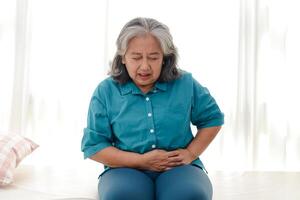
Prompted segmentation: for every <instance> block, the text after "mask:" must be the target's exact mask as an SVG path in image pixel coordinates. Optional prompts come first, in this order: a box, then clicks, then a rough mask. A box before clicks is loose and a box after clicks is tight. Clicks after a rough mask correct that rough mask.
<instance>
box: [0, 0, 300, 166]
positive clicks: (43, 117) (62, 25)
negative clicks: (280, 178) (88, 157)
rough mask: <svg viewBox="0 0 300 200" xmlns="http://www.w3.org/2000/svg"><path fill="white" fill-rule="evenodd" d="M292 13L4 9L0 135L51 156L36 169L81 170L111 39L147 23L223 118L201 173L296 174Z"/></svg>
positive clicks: (131, 7)
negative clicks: (163, 34) (162, 28)
mask: <svg viewBox="0 0 300 200" xmlns="http://www.w3.org/2000/svg"><path fill="white" fill-rule="evenodd" d="M297 8H298V9H299V5H298V4H297V3H296V2H294V1H291V0H289V1H283V0H277V1H276V0H269V1H267V0H257V1H252V0H240V1H239V0H231V1H222V0H211V1H205V2H204V1H197V0H187V1H184V2H182V1H174V0H166V1H159V0H153V1H151V3H149V1H145V2H143V1H141V0H127V1H121V0H107V1H96V0H91V1H83V0H51V1H50V0H14V1H11V0H0V20H1V21H0V78H1V79H0V84H1V85H0V89H1V93H0V97H1V98H0V103H1V104H0V114H1V115H0V132H15V133H19V134H23V135H26V136H28V137H30V138H32V139H34V140H35V141H37V143H39V144H40V150H39V152H40V154H41V155H47V156H40V157H38V158H39V159H37V160H32V162H33V163H34V164H37V163H43V164H47V165H56V166H62V165H75V164H76V165H77V164H78V163H80V162H81V161H82V155H81V152H80V140H81V136H82V129H83V128H84V126H85V121H86V115H87V108H88V103H89V100H90V96H91V94H92V91H93V90H94V88H95V87H96V85H97V84H98V83H99V82H100V81H101V80H102V79H104V78H105V77H106V72H107V70H108V69H109V61H110V60H111V59H112V57H113V54H114V51H115V40H116V37H117V35H118V33H119V31H120V29H121V28H122V26H123V25H124V23H126V22H127V21H128V20H130V19H132V18H134V17H136V16H146V17H153V18H156V19H158V20H160V21H162V22H164V23H165V24H167V25H168V26H169V27H170V29H171V32H172V34H173V36H174V42H175V44H176V45H177V47H178V49H179V54H180V60H179V66H180V68H182V69H185V70H187V71H190V72H192V73H193V75H194V77H195V78H196V79H198V80H199V81H200V82H201V83H202V84H203V85H204V86H207V87H208V88H209V89H210V91H211V93H212V94H213V96H214V97H215V98H216V100H217V102H218V103H219V105H220V107H221V108H222V110H223V112H224V113H225V125H224V127H223V129H222V131H221V132H220V134H219V135H218V137H217V138H216V140H214V142H213V143H212V144H211V146H210V147H209V148H208V149H207V151H206V152H205V153H204V154H203V156H202V160H203V161H204V163H205V165H206V166H207V168H208V170H300V127H299V125H298V124H299V123H298V122H297V119H298V118H299V117H298V116H297V114H298V113H299V111H300V106H299V105H298V102H300V95H299V92H298V90H299V89H298V85H300V80H299V78H298V74H299V70H298V67H299V66H300V65H299V63H300V62H299V58H298V57H299V56H298V52H299V46H300V42H299V39H298V37H297V36H298V35H299V32H300V31H299V27H298V25H297V19H299V17H300V16H299V14H297V12H296V11H297V10H298V9H297ZM41 157H42V158H44V159H41Z"/></svg>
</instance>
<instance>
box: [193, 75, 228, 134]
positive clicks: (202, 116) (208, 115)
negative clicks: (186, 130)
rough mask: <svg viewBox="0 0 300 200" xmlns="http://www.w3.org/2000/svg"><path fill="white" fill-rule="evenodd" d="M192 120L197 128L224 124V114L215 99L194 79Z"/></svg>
mask: <svg viewBox="0 0 300 200" xmlns="http://www.w3.org/2000/svg"><path fill="white" fill-rule="evenodd" d="M191 122H192V124H193V125H195V126H197V129H201V128H208V127H213V126H221V125H223V124H224V114H223V113H222V112H221V110H220V108H219V106H218V105H217V103H216V101H215V99H214V98H213V97H212V96H211V95H210V93H209V91H208V89H207V88H205V87H202V86H201V85H200V84H199V83H198V82H197V81H196V80H193V98H192V112H191Z"/></svg>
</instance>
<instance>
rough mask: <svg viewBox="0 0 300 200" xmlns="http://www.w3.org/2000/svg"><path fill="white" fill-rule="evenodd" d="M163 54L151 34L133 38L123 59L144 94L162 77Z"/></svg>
mask: <svg viewBox="0 0 300 200" xmlns="http://www.w3.org/2000/svg"><path fill="white" fill-rule="evenodd" d="M162 61H163V52H162V49H161V47H160V44H159V42H158V41H157V40H156V38H155V37H153V36H152V35H150V34H147V35H144V36H137V37H134V38H132V39H131V40H130V41H129V43H128V48H127V51H126V53H125V55H124V56H123V58H122V63H123V64H125V66H126V69H127V71H128V74H129V76H130V78H131V79H132V80H133V82H134V83H135V84H136V85H137V86H138V87H139V88H140V89H141V90H142V91H143V92H144V93H146V92H148V91H150V90H151V88H152V87H153V85H154V84H155V82H156V81H157V79H158V78H159V76H160V72H161V67H162Z"/></svg>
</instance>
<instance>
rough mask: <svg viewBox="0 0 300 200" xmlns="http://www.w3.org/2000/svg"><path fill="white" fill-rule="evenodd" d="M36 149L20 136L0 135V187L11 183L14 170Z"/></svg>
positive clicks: (30, 142)
mask: <svg viewBox="0 0 300 200" xmlns="http://www.w3.org/2000/svg"><path fill="white" fill-rule="evenodd" d="M37 147H38V145H37V144H35V143H34V142H33V141H31V140H29V139H27V138H25V137H22V136H21V135H12V134H11V135H0V186H4V185H8V184H10V183H12V182H13V179H14V176H13V172H14V169H15V168H16V167H17V166H18V164H19V163H20V162H21V161H22V160H23V158H25V157H26V156H27V155H29V154H30V153H31V152H32V151H33V150H35V149H36V148H37Z"/></svg>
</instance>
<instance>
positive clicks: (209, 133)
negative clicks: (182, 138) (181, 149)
mask: <svg viewBox="0 0 300 200" xmlns="http://www.w3.org/2000/svg"><path fill="white" fill-rule="evenodd" d="M220 129H221V126H215V127H209V128H202V129H199V130H198V132H197V134H196V136H195V138H194V139H193V140H192V142H191V143H190V144H189V146H188V147H187V150H188V151H189V152H190V153H191V154H192V155H194V156H195V157H199V156H200V155H201V154H202V153H203V152H204V150H205V149H206V148H207V147H208V145H209V144H210V143H211V142H212V141H213V139H214V138H215V137H216V135H217V134H218V132H219V131H220Z"/></svg>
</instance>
